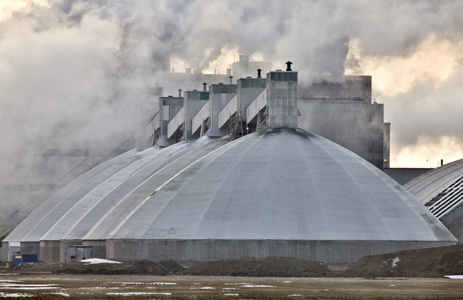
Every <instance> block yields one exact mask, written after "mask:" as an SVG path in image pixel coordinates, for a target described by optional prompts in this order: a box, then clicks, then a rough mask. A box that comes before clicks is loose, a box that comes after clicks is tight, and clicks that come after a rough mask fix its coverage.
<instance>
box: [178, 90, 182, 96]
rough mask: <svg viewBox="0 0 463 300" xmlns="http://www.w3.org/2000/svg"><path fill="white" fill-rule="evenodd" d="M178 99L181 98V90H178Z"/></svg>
mask: <svg viewBox="0 0 463 300" xmlns="http://www.w3.org/2000/svg"><path fill="white" fill-rule="evenodd" d="M178 97H179V98H180V97H182V89H178Z"/></svg>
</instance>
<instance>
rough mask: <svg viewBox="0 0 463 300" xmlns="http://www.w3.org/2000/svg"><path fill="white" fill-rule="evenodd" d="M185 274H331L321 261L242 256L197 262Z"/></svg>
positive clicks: (183, 272)
mask: <svg viewBox="0 0 463 300" xmlns="http://www.w3.org/2000/svg"><path fill="white" fill-rule="evenodd" d="M179 274H183V275H215V276H258V277H325V276H328V275H329V274H330V270H329V269H328V267H327V266H326V265H325V264H323V263H321V262H313V261H306V260H302V259H297V258H289V257H268V258H264V259H255V258H241V259H238V260H225V261H223V260H222V261H210V262H201V263H196V264H194V265H193V266H191V267H189V268H188V269H185V270H184V271H181V272H180V273H179Z"/></svg>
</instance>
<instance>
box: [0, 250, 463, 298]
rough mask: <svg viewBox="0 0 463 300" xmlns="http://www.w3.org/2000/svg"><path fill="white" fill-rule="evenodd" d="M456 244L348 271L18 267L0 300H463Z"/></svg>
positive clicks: (279, 263) (256, 262) (257, 265)
mask: <svg viewBox="0 0 463 300" xmlns="http://www.w3.org/2000/svg"><path fill="white" fill-rule="evenodd" d="M461 274H463V245H457V246H451V247H442V248H430V249H421V250H414V251H401V252H396V253H390V254H383V255H375V256H367V257H364V258H362V259H360V260H358V261H357V262H355V263H352V264H350V265H330V266H328V265H325V264H323V263H320V262H309V261H304V260H300V259H295V258H281V257H280V258H277V257H269V258H265V259H254V258H242V259H238V260H228V261H217V262H200V263H198V262H175V261H160V262H154V261H149V260H142V261H127V262H123V263H120V264H109V263H105V264H89V263H84V262H68V263H55V264H32V265H29V264H23V265H21V266H20V267H16V268H13V269H8V270H7V269H2V270H0V298H18V297H35V298H38V299H64V298H66V299H112V298H121V297H123V298H125V299H128V298H130V299H132V298H136V299H163V298H168V299H228V298H230V299H463V281H462V280H457V279H448V278H444V275H461Z"/></svg>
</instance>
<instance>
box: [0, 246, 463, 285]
mask: <svg viewBox="0 0 463 300" xmlns="http://www.w3.org/2000/svg"><path fill="white" fill-rule="evenodd" d="M184 265H189V267H188V268H185V267H184ZM330 267H331V268H332V270H331V271H330V270H329V269H328V266H327V265H325V264H323V263H320V262H312V261H306V260H302V259H297V258H288V257H268V258H264V259H255V258H241V259H237V260H225V261H211V262H190V263H188V264H187V263H185V262H181V263H179V262H175V261H171V260H168V261H160V262H155V261H150V260H141V261H128V262H123V263H120V264H113V263H103V264H89V263H85V262H66V263H54V264H45V265H24V267H23V268H14V269H9V270H6V269H4V271H5V272H20V273H67V274H108V275H109V274H150V275H173V274H178V275H215V276H257V277H365V278H375V277H428V278H429V277H443V276H444V275H461V274H463V245H456V246H449V247H440V248H428V249H420V250H410V251H400V252H395V253H389V254H382V255H374V256H366V257H363V258H361V259H360V260H358V261H356V262H355V263H353V264H351V265H350V266H349V267H348V268H347V269H345V267H344V266H342V268H336V270H335V269H333V266H330ZM335 267H336V266H335ZM337 267H339V266H337ZM344 269H345V270H344Z"/></svg>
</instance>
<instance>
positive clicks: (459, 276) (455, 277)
mask: <svg viewBox="0 0 463 300" xmlns="http://www.w3.org/2000/svg"><path fill="white" fill-rule="evenodd" d="M444 277H445V278H449V279H463V275H444Z"/></svg>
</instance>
